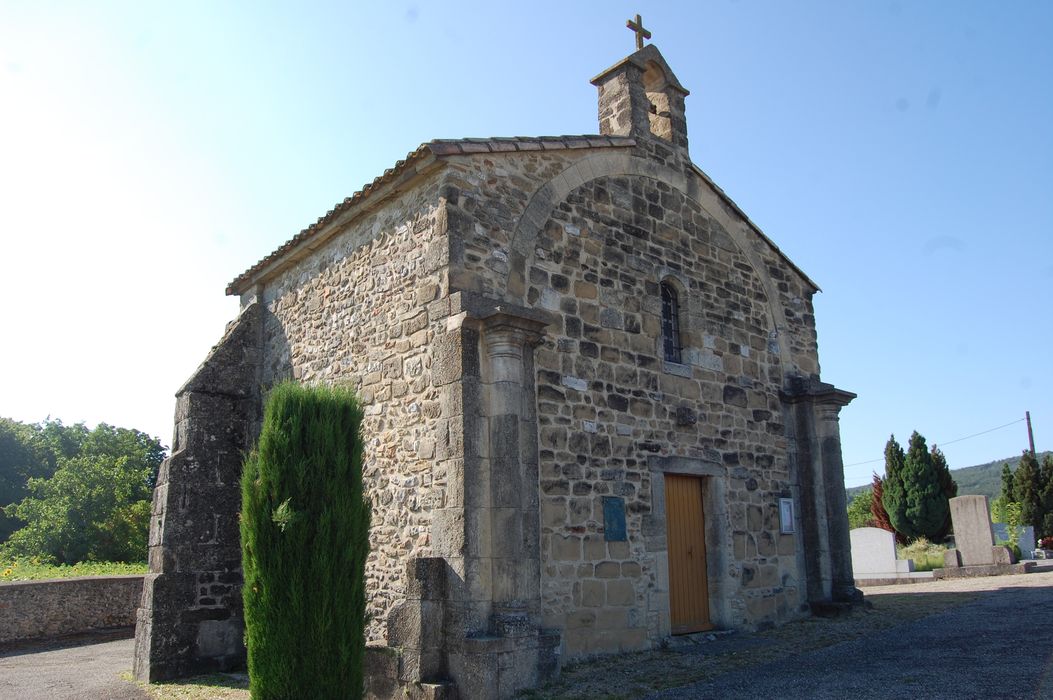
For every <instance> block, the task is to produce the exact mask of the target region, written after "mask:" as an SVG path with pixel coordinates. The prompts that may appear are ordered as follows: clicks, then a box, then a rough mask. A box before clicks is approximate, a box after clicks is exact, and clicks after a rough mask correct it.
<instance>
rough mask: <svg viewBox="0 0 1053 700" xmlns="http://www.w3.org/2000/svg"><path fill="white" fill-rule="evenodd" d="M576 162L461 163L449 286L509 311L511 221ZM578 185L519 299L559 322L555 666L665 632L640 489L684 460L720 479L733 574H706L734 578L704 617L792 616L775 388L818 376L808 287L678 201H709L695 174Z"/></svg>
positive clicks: (545, 464)
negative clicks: (606, 514) (671, 333)
mask: <svg viewBox="0 0 1053 700" xmlns="http://www.w3.org/2000/svg"><path fill="white" fill-rule="evenodd" d="M588 155H590V154H589V153H587V152H567V153H563V154H549V153H537V154H514V155H509V156H508V157H507V158H502V159H501V161H500V162H499V164H498V166H494V169H493V171H492V172H490V171H487V170H484V171H483V172H475V173H472V172H471V167H472V166H478V165H480V163H479V162H474V163H469V162H465V163H462V164H459V166H460V167H459V168H458V169H459V170H461V175H460V178H461V181H462V183H463V184H462V185H461V186H460V187H458V188H457V190H456V191H451V190H447V191H446V194H447V197H448V198H449V199H450V201H451V203H452V204H454V205H455V206H453V207H451V214H450V218H451V237H452V238H455V235H459V236H461V238H460V239H456V238H455V241H454V244H453V248H452V252H451V258H452V259H453V260H455V261H457V262H459V263H460V264H461V265H463V269H462V270H453V271H451V288H454V287H456V288H471V289H473V290H475V291H478V292H481V293H483V294H486V295H488V296H493V297H496V298H501V297H504V298H509V299H515V300H516V301H520V298H519V297H517V295H516V290H515V289H514V287H515V286H516V279H515V277H516V274H517V270H516V269H515V261H514V255H515V249H516V246H517V245H519V246H522V245H523V242H522V241H516V240H515V235H516V227H517V226H519V227H520V228H521V225H520V222H519V220H520V217H522V216H523V208H524V207H526V206H527V204H528V203H530V202H531V201H532V198H533V197H535V193H536V192H537V191H538V189H539V188H542V187H544V186H546V184H547V183H549V182H551V181H552V180H553V179H554V178H558V177H564V175H561V174H562V173H568V172H570V170H571V169H572V165H573V164H574V163H575V161H580V160H581V159H583V158H585V157H587V156H588ZM644 155H645V156H647V160H648V162H649V163H656V164H658V165H659V166H661V167H669V168H678V169H680V170H681V171H682V170H683V169H684V168H685V167H686V162H685V161H683V160H682V159H681V155H680V154H678V153H677V152H676V150H675V149H674V148H672V147H671V146H670V145H667V144H664V143H662V142H660V141H657V140H655V141H653V142H645V143H643V144H641V145H640V146H638V147H637V149H636V151H635V153H634V154H633V156H632V157H639V156H644ZM646 167H647V166H643V168H644V169H646ZM496 175H500V177H497V176H496ZM592 175H593V176H592V177H584V178H583V179H585V180H586V182H585V183H584V184H583V185H581V186H579V187H577V188H575V189H573V190H571V191H570V193H569V194H568V195H567V196H566V197H564V198H563V199H562V200H561V201H558V202H556V204H555V205H554V207H553V210H552V211H551V212H550V215H549V218H548V221H547V222H546V223H545V224H544V225H543V226H542V227H541V229H540V232H539V234H538V235H537V238H536V239H535V240H534V241H533V242H532V245H531V247H530V250H528V251H527V259H526V264H525V265H524V269H523V271H522V274H523V276H524V279H523V280H522V286H523V297H522V299H521V301H522V302H525V304H526V305H527V306H530V307H534V308H538V309H543V310H546V311H548V312H549V313H552V314H554V315H555V316H556V317H557V318H558V321H557V322H556V323H555V324H553V325H552V326H550V327H549V328H548V329H547V339H546V342H545V343H544V344H543V345H542V346H541V347H539V348H538V350H537V351H536V368H537V372H536V380H537V396H538V421H539V428H540V431H539V432H540V480H541V517H542V522H541V527H542V559H543V567H542V599H543V605H544V617H543V624H544V625H546V626H550V627H554V628H560V629H563V631H564V642H565V650H566V653H567V654H568V656H570V657H573V656H577V655H581V654H586V653H591V652H597V651H611V650H619V649H633V648H641V647H645V646H647V645H649V644H650V643H651V642H653V641H655V640H657V639H659V638H661V637H662V636H664V635H666V634H668V632H669V620H668V582H667V573H666V572H667V567H668V562H667V560H666V558H665V556H664V551H663V550H664V542H662V538H664V532H661V533H655V532H654V529H655V521H654V518H653V516H654V515H655V505H656V504H655V503H654V487H653V484H652V482H653V480H654V479H661V478H662V476H661V471H656V470H655V469H654V468H653V466H650V464H651V463H650V461H649V457H650V458H653V457H685V458H690V459H693V460H696V461H698V462H699V463H704V464H706V465H709V466H710V467H712V469H711V471H712V472H713V473H714V474H716V475H717V476H716V477H715V478H719V479H720V481H721V483H720V490H721V493H722V496H723V498H724V500H725V501H726V504H727V509H726V511H723V512H719V513H713V514H710V517H714V518H723V519H724V520H725V522H723V523H721V528H720V530H721V532H724V533H726V535H727V536H726V537H725V538H724V539H723V540H722V541H720V542H719V543H718V544H719V546H720V547H722V548H723V549H724V550H726V551H721V552H710V553H709V555H710V557H711V558H714V559H719V560H720V561H725V562H727V563H728V564H729V566H728V567H727V571H726V573H724V574H721V573H719V572H718V573H717V575H718V576H724V577H725V578H727V579H729V580H727V581H724V582H722V583H721V584H720V585H719V586H717V594H718V595H719V596H720V598H721V599H720V600H719V601H715V603H714V605H713V608H714V611H715V616H714V617H715V619H714V621H715V622H717V623H718V624H720V625H726V626H737V627H750V626H757V625H762V624H766V623H770V622H772V621H776V620H781V619H787V618H790V617H793V616H796V615H798V614H800V608H801V603H802V602H803V601H804V596H805V592H804V590H803V581H802V578H803V571H801V570H800V564H799V561H798V558H797V556H796V541H795V537H794V535H780V534H779V522H778V508H777V503H778V498H779V497H784V496H790V495H791V494H792V483H791V481H792V477H791V473H790V468H791V461H792V460H791V457H790V454H789V446H788V440H787V437H786V435H787V429H786V426H785V425H784V424H783V415H782V408H781V401H780V396H779V391H780V389H781V387H782V385H783V381H784V373H793V374H798V373H805V374H810V373H812V372H818V363H817V361H816V356H815V352H816V351H815V332H814V318H813V317H812V315H811V287H810V285H809V284H808V283H807V281H805V280H803V278H802V277H801V276H800V275H799V273H797V272H796V271H795V270H793V269H792V268H791V267H790V266H789V265H787V264H786V263H785V261H783V259H782V258H781V257H780V256H779V255H778V254H777V253H775V252H774V251H773V250H772V248H771V246H770V245H769V244H768V243H767V242H765V241H763V240H762V239H761V237H760V236H758V235H756V234H755V233H754V232H753V231H752V229H750V228H749V227H748V225H747V224H745V222H742V221H741V219H738V220H735V219H733V222H734V223H736V224H741V225H740V227H739V230H736V231H735V232H734V235H732V232H729V231H728V230H726V229H725V227H724V226H722V225H721V223H720V222H719V221H718V220H717V217H716V216H714V215H713V214H712V213H711V212H709V211H706V210H705V209H703V208H702V207H701V206H700V204H699V199H701V197H700V196H699V195H698V193H697V192H692V193H691V194H692V195H693V196H688V193H686V192H685V191H684V190H685V189H689V188H691V187H694V188H697V189H704V188H705V187H706V185H704V184H702V183H701V180H700V179H698V180H696V181H695V182H693V183H688V185H686V186H680V187H673V186H671V185H670V184H669V183H668V182H665V181H663V179H662V178H660V177H644V176H614V177H605V176H602V174H600V173H592ZM596 175H600V176H599V177H595V176H596ZM729 211H730V207H726V208H724V209H723V210H722V211H721V212H720V213H721V214H722V215H723V217H724V219H725V220H727V219H728V217H729ZM455 221H456V224H457V225H456V226H454V222H455ZM736 237H737V240H736ZM743 239H745V240H746V242H747V244H748V248H747V249H746V250H744V249H743V247H742V246H741V241H742V240H743ZM510 258H511V259H512V260H511V261H510ZM758 259H759V260H762V261H763V266H762V268H761V269H760V270H758V269H757V266H756V264H755V261H757V260H758ZM765 268H766V269H765ZM773 272H774V274H773ZM763 276H766V277H763ZM666 279H670V280H672V281H673V284H674V285H675V286H677V288H678V289H679V290H680V292H681V328H682V334H683V345H684V364H683V365H675V366H674V365H670V364H668V363H665V362H664V361H663V359H662V354H661V348H660V313H661V312H660V295H659V288H658V285H659V283H660V282H661V281H663V280H666ZM770 289H774V290H776V294H777V295H778V299H777V300H773V299H770V298H769V293H768V290H770ZM773 302H774V303H773ZM783 310H785V311H783ZM780 343H787V344H788V347H787V348H785V349H788V350H789V352H784V348H783V347H781V346H780ZM783 357H789V358H790V359H791V366H790V367H784V363H783V360H782V358H783ZM603 496H621V497H623V498H624V499H625V504H626V515H627V529H628V532H629V533H630V536H629V540H628V542H605V541H604V538H603V514H602V497H603ZM662 517H663V518H664V514H662ZM649 531H650V532H651V534H652V535H653V536H650V537H646V536H645V535H644V533H647V532H649ZM711 575H713V571H712V569H711ZM713 597H714V593H713V591H711V599H712V598H713Z"/></svg>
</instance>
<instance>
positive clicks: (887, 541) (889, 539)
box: [848, 527, 914, 579]
mask: <svg viewBox="0 0 1053 700" xmlns="http://www.w3.org/2000/svg"><path fill="white" fill-rule="evenodd" d="M848 536H849V539H850V540H851V542H852V572H853V573H854V574H855V577H856V578H860V579H863V578H895V577H897V576H902V575H904V574H909V573H910V572H912V571H914V562H913V561H911V560H909V559H896V536H895V535H893V534H892V533H891V532H889V531H888V530H882V529H881V528H879V527H859V528H856V529H855V530H852V531H851V532H849V533H848Z"/></svg>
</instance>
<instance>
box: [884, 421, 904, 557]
mask: <svg viewBox="0 0 1053 700" xmlns="http://www.w3.org/2000/svg"><path fill="white" fill-rule="evenodd" d="M905 462H906V455H904V454H903V448H902V447H900V445H899V443H898V442H896V436H895V435H892V436H890V437H889V439H888V442H887V443H885V478H884V479H883V480H882V486H883V489H882V494H881V504H882V505H883V506H884V507H885V514H886V516H887V517H888V522H889V524H890V525H891V526H892V530H893V532H896V533H899V534H900V535H901V536H903V537H907V533H906V532H904V531H903V530H900V523H905V522H906V520H907V490H906V487H905V486H904V484H903V470H904V468H905V464H904V463H905Z"/></svg>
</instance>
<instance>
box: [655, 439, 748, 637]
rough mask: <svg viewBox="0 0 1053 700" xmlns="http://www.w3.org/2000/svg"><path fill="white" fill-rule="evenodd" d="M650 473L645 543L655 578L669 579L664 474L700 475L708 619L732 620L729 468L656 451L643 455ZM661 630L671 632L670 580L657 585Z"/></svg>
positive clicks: (726, 623)
mask: <svg viewBox="0 0 1053 700" xmlns="http://www.w3.org/2000/svg"><path fill="white" fill-rule="evenodd" d="M647 466H648V469H649V470H650V473H651V513H650V514H649V515H646V516H644V527H643V533H644V545H645V547H646V549H647V551H648V552H649V553H653V554H654V557H655V568H656V573H657V576H658V580H659V581H666V582H668V580H669V577H668V574H669V545H668V541H667V535H666V533H667V529H666V528H667V526H668V514H667V511H666V497H665V475H666V474H681V475H684V476H694V477H699V478H701V479H702V509H703V512H704V513H705V518H706V520H705V523H706V572H707V574H708V575H707V579H708V588H709V620H710V622H711V623H712V624H713V625H714V626H715V627H717V628H727V627H731V626H733V625H734V620H733V619H732V615H731V609H730V605H729V603H730V592H731V591H732V590H734V589H733V586H734V584H735V581H734V579H732V578H731V577H730V576H729V575H728V571H729V563H730V561H731V551H732V539H731V528H730V525H729V523H730V520H729V513H728V501H727V491H728V473H727V469H726V468H725V467H724V466H723V465H722V464H718V463H716V462H708V461H706V460H702V459H697V458H692V457H658V456H652V457H649V458H648V460H647ZM656 597H657V598H658V600H656V601H655V607H657V608H658V610H657V612H658V613H659V619H660V621H661V622H660V629H659V633H660V634H661V636H663V637H667V636H669V635H670V634H671V631H672V629H671V624H670V615H669V587H668V584H667V585H666V586H664V587H663V588H662V589H661V590H660V591H658V596H656Z"/></svg>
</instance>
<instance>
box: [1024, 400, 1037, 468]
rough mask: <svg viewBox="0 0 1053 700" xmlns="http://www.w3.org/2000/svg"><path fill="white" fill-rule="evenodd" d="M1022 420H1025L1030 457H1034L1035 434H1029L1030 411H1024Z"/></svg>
mask: <svg viewBox="0 0 1053 700" xmlns="http://www.w3.org/2000/svg"><path fill="white" fill-rule="evenodd" d="M1024 419H1025V420H1027V445H1028V447H1030V448H1031V456H1032V457H1034V456H1035V434H1034V433H1033V432H1031V411H1024Z"/></svg>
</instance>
